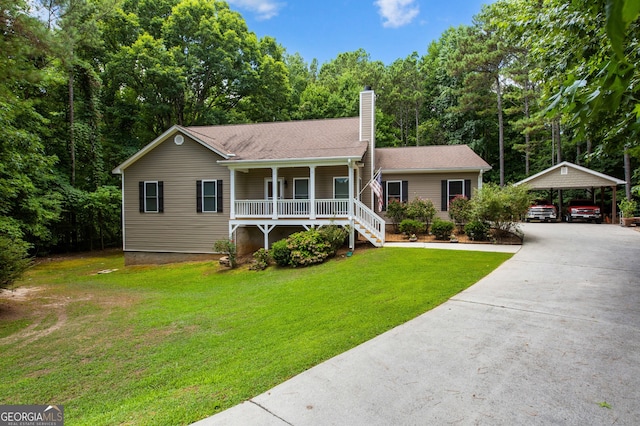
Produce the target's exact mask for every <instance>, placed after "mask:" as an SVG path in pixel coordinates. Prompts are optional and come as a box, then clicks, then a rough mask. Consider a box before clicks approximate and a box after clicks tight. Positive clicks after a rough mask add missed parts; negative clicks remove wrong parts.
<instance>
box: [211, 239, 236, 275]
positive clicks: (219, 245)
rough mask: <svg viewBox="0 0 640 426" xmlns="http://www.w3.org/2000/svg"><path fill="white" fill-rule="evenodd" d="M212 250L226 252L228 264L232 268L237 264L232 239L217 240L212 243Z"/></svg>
mask: <svg viewBox="0 0 640 426" xmlns="http://www.w3.org/2000/svg"><path fill="white" fill-rule="evenodd" d="M213 250H214V251H215V252H217V253H223V254H226V255H227V257H228V258H229V266H230V267H231V268H232V269H233V268H235V267H236V266H237V265H238V260H237V258H238V255H237V251H236V244H235V243H234V242H233V240H218V241H216V242H215V244H214V245H213Z"/></svg>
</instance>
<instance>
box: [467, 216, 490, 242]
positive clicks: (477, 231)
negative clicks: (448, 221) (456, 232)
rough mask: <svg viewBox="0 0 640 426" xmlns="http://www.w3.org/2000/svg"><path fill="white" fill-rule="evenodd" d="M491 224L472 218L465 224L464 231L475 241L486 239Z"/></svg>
mask: <svg viewBox="0 0 640 426" xmlns="http://www.w3.org/2000/svg"><path fill="white" fill-rule="evenodd" d="M489 229H490V228H489V225H488V224H486V223H484V222H481V221H479V220H472V221H471V222H469V223H467V224H466V225H465V226H464V232H465V234H467V235H468V236H469V238H471V239H472V240H474V241H486V240H487V239H488V237H489Z"/></svg>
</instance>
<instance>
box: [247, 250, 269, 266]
mask: <svg viewBox="0 0 640 426" xmlns="http://www.w3.org/2000/svg"><path fill="white" fill-rule="evenodd" d="M271 260H272V259H271V254H270V253H269V252H268V251H267V250H265V249H264V248H261V249H259V250H258V251H256V252H255V253H253V264H252V265H251V269H252V270H254V271H264V270H265V269H267V267H268V266H269V264H270V263H271Z"/></svg>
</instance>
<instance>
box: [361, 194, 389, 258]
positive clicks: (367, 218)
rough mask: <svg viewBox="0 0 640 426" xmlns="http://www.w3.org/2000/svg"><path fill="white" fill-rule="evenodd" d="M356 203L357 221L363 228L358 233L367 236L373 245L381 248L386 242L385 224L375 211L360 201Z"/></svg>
mask: <svg viewBox="0 0 640 426" xmlns="http://www.w3.org/2000/svg"><path fill="white" fill-rule="evenodd" d="M354 203H355V220H356V222H357V225H358V226H359V227H360V228H362V229H358V232H360V234H362V235H363V236H365V237H366V238H367V239H368V240H369V241H371V243H373V245H375V246H376V247H381V246H382V245H383V244H384V240H385V222H384V219H382V218H381V217H380V216H378V215H377V214H376V213H375V212H374V211H373V210H371V209H370V208H369V207H367V206H366V205H364V204H363V203H361V202H360V201H358V200H355V201H354Z"/></svg>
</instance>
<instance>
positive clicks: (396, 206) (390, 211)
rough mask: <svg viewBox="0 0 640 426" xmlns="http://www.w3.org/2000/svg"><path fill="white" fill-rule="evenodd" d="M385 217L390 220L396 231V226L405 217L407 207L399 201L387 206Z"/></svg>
mask: <svg viewBox="0 0 640 426" xmlns="http://www.w3.org/2000/svg"><path fill="white" fill-rule="evenodd" d="M387 217H388V218H389V219H391V222H392V223H393V226H394V228H395V229H396V231H397V230H398V224H399V223H400V222H402V221H403V220H404V219H405V218H406V217H407V205H406V204H405V203H401V202H399V201H392V202H390V203H389V204H387Z"/></svg>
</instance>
